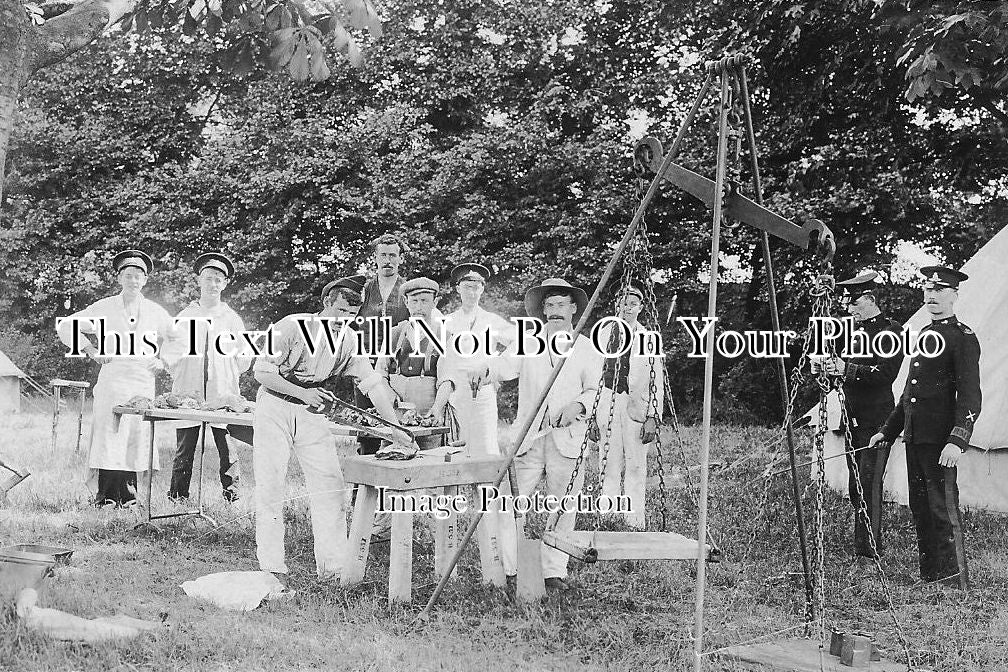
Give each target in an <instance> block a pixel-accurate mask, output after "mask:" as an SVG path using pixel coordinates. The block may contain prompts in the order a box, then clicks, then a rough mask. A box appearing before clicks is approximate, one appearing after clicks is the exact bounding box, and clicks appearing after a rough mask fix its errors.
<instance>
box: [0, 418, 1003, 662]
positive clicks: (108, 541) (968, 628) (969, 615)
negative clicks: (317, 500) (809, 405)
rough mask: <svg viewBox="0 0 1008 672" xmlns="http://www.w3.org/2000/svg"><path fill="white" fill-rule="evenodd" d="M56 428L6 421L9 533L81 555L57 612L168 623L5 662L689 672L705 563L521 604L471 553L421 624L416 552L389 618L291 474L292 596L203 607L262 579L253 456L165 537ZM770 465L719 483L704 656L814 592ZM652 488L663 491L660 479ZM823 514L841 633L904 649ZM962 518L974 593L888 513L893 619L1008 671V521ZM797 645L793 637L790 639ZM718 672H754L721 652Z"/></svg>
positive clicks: (428, 584)
mask: <svg viewBox="0 0 1008 672" xmlns="http://www.w3.org/2000/svg"><path fill="white" fill-rule="evenodd" d="M50 430H51V426H50V418H49V417H46V416H44V415H37V414H22V415H20V416H10V417H7V418H4V419H0V437H2V442H0V457H2V458H3V459H4V460H5V461H8V462H10V463H13V464H16V465H19V466H21V467H26V468H27V469H28V470H30V471H31V473H32V476H31V478H30V479H28V480H27V481H25V482H24V483H22V484H21V485H20V486H18V487H17V488H15V489H14V490H13V491H12V492H11V495H10V499H11V501H10V503H9V505H8V506H7V507H6V508H0V542H4V543H21V542H37V543H52V544H57V545H65V546H69V547H72V548H74V549H75V552H74V556H73V561H72V563H71V567H69V568H65V569H62V570H59V571H58V572H57V575H56V576H55V577H54V578H51V579H49V581H48V583H47V588H46V591H45V592H44V593H43V594H42V597H41V599H40V603H41V604H42V605H43V606H50V607H55V608H58V609H63V610H65V611H68V612H71V613H75V614H78V615H81V616H88V617H94V616H106V615H111V614H113V613H114V612H117V611H121V612H125V613H128V614H129V615H132V616H135V617H139V618H148V619H154V620H157V619H158V618H160V617H162V616H163V615H166V622H167V623H168V624H169V625H168V627H166V629H165V630H164V631H162V632H160V633H158V634H157V635H146V636H143V637H141V638H139V639H137V640H134V641H131V642H128V643H122V644H118V645H111V644H108V645H99V646H90V645H83V644H71V643H60V642H53V641H49V640H47V639H45V638H44V637H42V636H41V635H38V634H36V633H32V632H30V631H27V630H26V629H24V628H23V627H22V626H20V625H18V624H17V623H16V622H14V621H12V620H10V619H8V620H6V621H3V622H2V623H0V669H5V670H8V669H9V670H18V671H22V670H23V671H28V670H158V671H161V670H174V669H178V670H342V669H348V670H357V669H360V670H365V669H366V670H480V671H483V670H497V669H507V670H510V669H521V670H540V669H549V670H566V669H599V670H650V669H667V670H687V669H692V653H691V651H692V649H691V646H692V644H691V630H692V623H693V583H694V576H695V563H694V562H668V561H653V562H630V561H624V562H616V563H608V564H598V565H595V566H590V567H586V566H581V565H577V564H576V563H574V564H573V565H572V574H571V580H572V583H573V585H574V587H575V589H574V590H571V591H569V592H568V593H566V594H564V595H562V596H554V597H550V598H548V599H547V600H545V601H544V602H543V603H542V604H540V605H534V606H518V605H515V604H514V603H512V602H511V601H510V600H509V599H508V597H507V596H506V595H505V593H504V592H503V591H500V590H497V589H493V588H488V587H484V586H482V585H480V582H479V573H478V562H477V556H476V553H475V551H474V550H473V549H470V550H469V552H468V554H467V555H466V556H465V558H464V560H463V564H462V575H461V580H460V581H458V582H456V583H454V584H449V586H450V587H449V588H448V590H447V591H446V592H445V594H444V595H443V597H442V599H441V601H440V604H439V606H438V607H437V608H436V610H435V613H434V615H433V617H432V619H431V620H430V621H429V622H428V623H426V624H425V625H423V626H421V627H414V626H413V625H412V623H413V620H414V617H415V616H416V614H417V613H418V612H419V610H420V608H421V607H422V605H423V604H424V602H425V601H426V598H427V597H428V596H429V595H430V594H431V592H432V590H433V582H434V578H433V567H432V562H431V559H430V556H429V554H423V553H418V554H416V555H415V557H414V576H415V583H414V585H415V589H414V600H415V604H414V605H413V606H408V607H401V606H395V607H393V608H392V609H390V608H389V605H388V602H387V599H386V592H387V550H384V549H380V548H379V549H376V550H374V551H372V558H371V562H370V564H369V566H368V575H367V577H366V579H367V581H368V582H367V583H365V584H363V585H361V586H358V587H356V588H354V589H353V590H343V589H340V588H338V587H334V586H332V585H323V584H320V583H318V582H317V581H316V580H315V575H314V562H313V558H312V550H311V537H310V528H309V524H308V517H307V510H306V502H305V501H304V499H303V495H304V489H303V485H302V483H301V480H300V472H299V471H298V469H297V467H296V466H292V470H291V478H290V496H291V498H292V501H291V503H290V505H289V507H288V511H287V520H288V536H287V546H288V556H289V560H288V561H289V563H290V564H291V571H292V587H293V588H295V589H296V590H297V594H296V595H295V596H294V597H292V598H291V599H289V600H286V601H279V602H274V603H271V604H268V605H266V606H264V607H261V608H260V609H258V610H256V611H254V612H251V613H248V614H234V613H230V612H226V611H222V610H220V609H217V608H216V607H213V606H211V605H208V604H203V603H200V602H197V601H195V600H193V599H191V598H189V597H187V596H186V595H185V594H184V593H183V592H182V591H181V589H180V588H179V587H178V586H179V584H180V583H182V582H183V581H186V580H189V579H194V578H196V577H199V576H202V575H204V574H209V573H212V572H217V571H226V570H234V569H244V570H254V569H257V567H256V563H255V548H254V546H255V545H254V533H253V525H252V516H251V508H250V507H251V489H252V487H254V484H253V482H252V478H251V471H252V469H251V459H252V454H251V448H249V447H247V446H245V445H244V444H236V445H237V446H239V447H238V448H236V449H235V454H236V456H237V457H238V458H239V459H240V460H241V476H242V480H241V485H240V487H241V490H242V497H243V498H242V500H241V501H240V502H239V503H238V504H236V505H227V504H225V503H224V501H223V499H222V498H221V494H220V487H219V484H218V483H217V482H216V468H217V459H216V453H215V451H213V450H212V449H211V451H210V452H208V454H207V460H206V469H205V473H204V485H205V491H206V493H207V499H208V501H209V509H210V513H211V514H212V515H213V516H214V517H215V518H216V519H217V520H218V522H219V523H220V526H219V527H218V528H214V527H213V526H211V525H209V524H208V523H206V522H203V521H191V520H190V521H186V522H181V521H176V522H166V523H163V524H161V526H160V529H159V531H158V532H150V531H143V530H140V531H134V529H133V527H134V525H135V523H136V522H137V519H136V517H135V516H134V515H133V514H130V513H126V512H121V511H120V512H100V511H96V510H94V509H92V508H91V507H90V506H89V496H90V494H91V493H89V491H88V490H87V488H86V486H85V485H84V483H83V481H82V478H81V475H82V473H83V465H84V463H85V459H86V458H85V452H86V445H87V426H86V425H85V437H84V448H83V449H82V450H81V452H80V454H77V455H75V454H74V452H73V447H74V442H75V440H76V431H77V428H76V415H75V413H66V414H64V419H63V421H62V423H61V426H60V440H59V445H58V446H57V449H56V451H55V453H53V452H52V451H51V450H50ZM503 436H505V437H506V436H507V434H506V432H504V433H503ZM773 437H774V432H773V431H771V430H766V429H752V428H733V427H718V428H716V431H715V433H714V437H713V455H712V458H713V459H715V460H721V461H723V462H726V463H731V462H733V461H734V460H736V459H737V458H740V457H742V456H744V455H746V454H751V453H753V452H754V451H757V450H758V449H761V448H762V450H766V448H765V446H766V445H767V444H768V443H771V444H772V441H773ZM683 438H684V440H685V444H686V445H687V446H695V445H696V444H697V442H698V441H699V432H698V431H697V429H696V428H686V429H685V430H684V434H683ZM158 441H159V445H160V447H161V451H162V465H165V464H166V463H167V459H169V458H170V455H171V453H172V450H173V446H174V443H173V441H174V435H173V430H172V429H170V428H169V427H167V426H165V427H164V428H162V429H159V430H158ZM806 450H807V448H806ZM666 452H667V453H673V452H674V451H673V450H671V449H670V450H667V451H666ZM767 459H768V458H767V457H766V456H759V459H755V460H750V461H748V462H747V463H746V464H745V465H743V466H741V467H737V468H733V469H730V470H728V471H727V473H725V472H724V471H722V472H719V471H717V470H715V471H714V473H713V477H712V496H711V519H712V520H711V522H712V527H713V529H714V530H715V531H716V534H717V535H718V537H717V538H719V539H720V540H721V541H722V546H723V548H724V551H725V556H726V559H727V560H728V561H729V562H727V563H723V564H712V565H709V566H708V567H709V570H708V579H709V587H708V593H707V607H708V618H707V633H706V638H705V644H706V649H707V650H716V649H718V648H720V647H723V646H727V645H730V644H733V643H739V642H742V641H745V640H751V639H755V638H758V637H761V636H764V635H767V634H769V633H774V632H778V631H782V630H785V629H788V628H793V627H795V626H800V624H801V621H802V614H803V612H804V597H803V594H802V589H801V586H800V585H799V583H800V581H799V582H796V581H795V578H794V576H793V573H794V572H800V569H801V563H800V559H799V554H798V551H797V543H796V541H795V539H796V535H795V532H794V522H793V513H792V508H791V504H790V500H789V497H788V494H787V489H786V485H787V484H786V482H785V481H784V480H783V479H780V480H779V481H778V482H777V483H775V485H774V487H773V488H772V489H771V491H770V492H769V496H768V497H767V498H766V503H765V504H764V501H763V497H762V496H761V495H762V486H759V485H756V486H750V487H748V488H746V487H743V486H744V484H745V483H746V482H747V481H749V480H750V479H751V478H753V476H754V475H755V473H756V470H757V468H758V467H760V466H761V465H762V464H764V463H765V461H766V460H767ZM652 462H654V458H653V459H652ZM665 462H666V471H669V470H671V469H672V468H673V466H676V465H679V464H681V462H682V460H681V459H680V458H679V457H678V456H677V455H675V454H667V455H665ZM654 466H655V465H654V464H652V472H653V471H654V469H653V467H654ZM168 477H169V474H168V472H167V471H162V472H160V473H159V474H158V475H157V477H156V479H155V485H154V507H155V510H156V511H157V510H167V509H168V508H169V503H168V501H167V499H166V496H165V492H166V490H167V483H168ZM676 483H677V484H676V486H675V488H674V489H673V496H672V508H671V515H670V523H671V524H670V527H671V528H672V529H674V530H675V531H678V532H681V533H684V534H687V535H689V536H691V537H694V538H695V535H696V530H695V525H696V512H695V510H694V508H693V506H692V505H691V504H690V503H689V499H688V498H687V497H686V495H685V490H684V488H683V487H682V485H681V482H678V481H677V482H676ZM194 492H195V489H194ZM650 494H651V495H652V496H656V495H657V491H656V488H655V492H652V493H650ZM808 496H809V499H808V501H807V503H806V504H807V510H808V511H811V494H810V493H808ZM651 506H652V509H654V508H655V507H656V502H655V501H652V504H651ZM826 517H827V521H828V525H827V529H826V534H825V537H824V543H825V548H826V567H827V570H826V575H827V577H826V578H827V581H826V603H827V614H828V620H829V622H830V623H835V624H837V625H839V626H840V627H842V628H844V629H854V628H859V629H864V630H868V631H872V632H875V633H877V639H878V640H879V641H880V642H881V644H882V645H883V646H884V647H885V648H886V649H887V650H888V651H890V652H893V654H894V656H893V657H898V656H902V647H901V646H900V645H899V640H898V639H897V637H896V633H895V629H894V627H893V623H892V620H891V617H890V614H889V611H888V610H887V608H886V601H885V599H884V597H883V594H882V591H881V589H880V583H879V581H878V579H877V578H875V577H873V576H863V575H862V573H861V572H859V570H857V569H856V568H855V567H854V566H852V563H851V558H850V554H849V551H848V550H847V546H848V543H847V539H848V536H849V534H848V532H847V530H848V529H849V527H850V525H851V512H850V507H849V506H848V505H847V503H846V502H845V501H844V500H842V499H841V498H839V497H838V496H836V495H835V494H830V495H828V496H827V503H826ZM965 521H966V526H967V528H966V534H967V537H966V538H967V546H968V552H969V554H970V560H971V571H972V574H973V580H974V584H975V590H974V591H973V592H972V593H971V594H968V595H967V594H963V593H961V592H959V591H957V590H953V589H949V588H944V587H940V586H934V585H924V586H922V585H919V584H918V583H917V566H916V543H915V540H914V536H913V531H912V524H911V520H910V516H909V511H908V510H906V509H903V508H900V507H896V506H890V507H889V508H888V509H887V512H886V520H885V527H886V529H887V531H888V536H887V541H888V544H887V547H886V549H885V550H884V553H883V563H884V566H885V568H886V573H887V576H888V579H889V583H890V586H891V588H892V595H893V600H894V603H895V612H896V615H897V618H898V621H899V622H900V624H901V626H902V628H903V630H904V632H905V633H906V637H907V639H908V641H909V646H910V649H911V654H912V656H913V657H914V662H915V665H916V667H918V668H921V669H931V670H943V671H944V670H955V671H960V670H983V671H989V670H1008V538H1006V534H1005V532H1006V530H1008V518H1005V517H1000V516H995V515H989V514H985V513H982V512H972V511H971V512H967V513H966V515H965ZM585 522H586V523H587V521H585ZM655 522H658V521H654V520H653V521H652V526H654V524H655ZM540 525H541V521H540ZM421 528H423V526H421ZM422 534H424V535H426V534H427V532H426V530H423V532H422ZM800 634H801V631H800V629H799V630H791V631H790V632H788V633H786V634H785V635H782V636H797V635H800ZM896 654H898V656H897V655H896ZM706 669H708V670H736V669H748V668H742V667H739V666H737V665H736V664H734V663H732V662H730V661H727V660H725V659H723V658H721V657H719V656H717V655H710V656H707V657H706Z"/></svg>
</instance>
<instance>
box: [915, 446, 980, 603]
mask: <svg viewBox="0 0 1008 672" xmlns="http://www.w3.org/2000/svg"><path fill="white" fill-rule="evenodd" d="M944 447H945V446H943V445H939V444H936V443H913V444H909V445H907V447H906V458H907V478H908V480H909V485H910V510H911V511H912V512H913V518H914V525H915V526H916V528H917V546H918V553H919V555H920V572H921V579H923V580H924V581H937V580H939V579H944V578H948V577H956V578H957V579H958V583H959V585H960V586H961V587H963V588H967V587H968V585H969V570H968V568H967V565H966V548H965V542H964V539H963V526H962V518H961V517H960V515H959V486H958V485H957V483H956V469H954V468H948V467H942V466H941V465H939V464H938V457H939V456H940V455H941V452H942V449H943V448H944Z"/></svg>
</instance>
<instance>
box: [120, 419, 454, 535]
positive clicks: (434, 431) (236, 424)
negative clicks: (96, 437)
mask: <svg viewBox="0 0 1008 672" xmlns="http://www.w3.org/2000/svg"><path fill="white" fill-rule="evenodd" d="M112 414H113V422H112V428H113V430H114V431H118V430H119V421H120V420H121V419H122V416H124V415H139V416H140V417H141V418H142V419H143V420H145V421H147V422H149V423H150V443H149V446H148V451H147V455H148V458H147V465H148V466H147V488H146V490H147V502H146V504H147V521H146V522H147V523H150V522H151V521H153V520H159V519H162V518H179V517H182V516H199V517H201V518H206V519H207V520H209V521H210V522H212V523H214V524H216V521H214V520H213V519H212V518H210V516H208V515H207V514H206V512H204V511H203V450H204V448H205V441H204V439H205V438H206V426H207V425H208V424H221V425H227V429H228V432H229V433H231V434H235V433H236V432H235V431H234V430H233V429H232V428H235V429H237V430H242V429H244V430H245V431H244V432H242V435H243V436H242V438H241V439H240V440H242V441H245V442H246V443H251V439H252V431H251V428H252V420H253V417H254V414H253V413H230V412H228V411H204V410H198V409H189V408H148V409H138V408H132V407H130V406H114V407H113V408H112ZM165 420H189V421H192V422H198V423H199V424H200V442H199V443H200V468H199V482H198V483H197V490H196V504H197V508H196V509H195V510H192V511H180V512H176V513H167V514H161V515H157V516H155V515H152V512H151V491H152V490H153V488H154V424H155V423H157V422H162V421H165ZM407 429H409V430H410V431H411V432H413V434H414V435H415V436H433V435H441V434H447V433H448V428H447V427H408V428H407ZM330 430H331V431H332V435H333V436H347V437H356V436H377V437H380V438H387V435H386V434H385V433H384V432H383V431H382V430H381V429H380V428H375V430H377V431H365V430H362V429H357V428H356V427H347V426H346V425H338V424H336V423H330Z"/></svg>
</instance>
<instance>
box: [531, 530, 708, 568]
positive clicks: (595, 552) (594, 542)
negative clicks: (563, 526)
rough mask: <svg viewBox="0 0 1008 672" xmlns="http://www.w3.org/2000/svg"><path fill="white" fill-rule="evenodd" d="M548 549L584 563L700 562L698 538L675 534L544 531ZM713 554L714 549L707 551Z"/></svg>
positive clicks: (543, 539)
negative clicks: (602, 561) (603, 561)
mask: <svg viewBox="0 0 1008 672" xmlns="http://www.w3.org/2000/svg"><path fill="white" fill-rule="evenodd" d="M542 541H543V543H544V544H546V545H547V546H552V547H553V548H555V549H557V550H560V551H563V552H564V553H566V554H567V555H569V556H571V557H572V558H576V559H578V560H580V561H581V562H587V563H593V562H596V561H598V560H696V557H697V548H698V546H697V544H698V542H697V541H696V540H695V539H690V538H689V537H684V536H683V535H681V534H676V533H674V532H592V531H590V530H587V531H585V530H575V531H573V532H566V533H565V532H557V531H553V532H544V533H543V536H542ZM707 551H708V553H710V547H709V546H708V548H707Z"/></svg>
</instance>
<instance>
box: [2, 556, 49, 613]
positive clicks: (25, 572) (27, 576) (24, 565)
mask: <svg viewBox="0 0 1008 672" xmlns="http://www.w3.org/2000/svg"><path fill="white" fill-rule="evenodd" d="M55 564H56V561H55V560H54V559H53V557H52V556H51V555H44V554H41V553H30V552H27V551H13V550H7V549H4V550H0V604H3V605H6V604H11V603H12V602H14V600H15V599H16V598H17V595H18V593H20V592H21V591H22V590H24V589H25V588H34V589H36V590H38V589H39V588H40V587H41V586H42V582H43V581H44V580H45V578H46V577H47V576H51V575H52V568H53V565H55Z"/></svg>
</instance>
